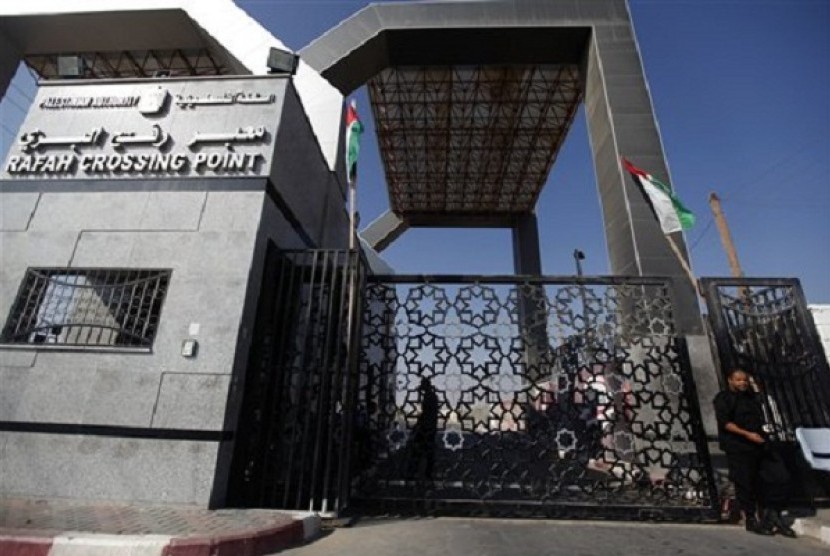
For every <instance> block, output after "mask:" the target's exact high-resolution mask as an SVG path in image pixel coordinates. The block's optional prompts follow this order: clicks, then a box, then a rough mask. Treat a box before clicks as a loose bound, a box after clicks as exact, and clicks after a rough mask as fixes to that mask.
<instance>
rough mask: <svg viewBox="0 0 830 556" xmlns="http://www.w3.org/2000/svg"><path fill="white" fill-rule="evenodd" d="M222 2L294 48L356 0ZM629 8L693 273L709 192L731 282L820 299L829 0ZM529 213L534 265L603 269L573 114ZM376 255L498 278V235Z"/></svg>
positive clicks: (589, 176) (827, 272)
mask: <svg viewBox="0 0 830 556" xmlns="http://www.w3.org/2000/svg"><path fill="white" fill-rule="evenodd" d="M237 4H238V5H239V6H240V7H241V8H243V9H244V10H245V11H247V12H248V13H249V14H250V15H251V16H252V17H254V18H255V19H256V20H258V21H259V22H260V23H261V24H262V25H263V26H264V27H266V28H267V29H268V30H270V31H271V33H272V34H274V35H275V36H276V37H277V38H279V39H280V40H281V41H282V42H283V43H284V44H285V45H286V46H288V47H289V48H292V49H294V50H300V49H301V48H302V47H304V46H305V45H307V44H308V43H310V42H311V41H312V40H314V39H315V38H317V37H318V36H320V35H322V34H323V33H325V31H327V30H328V29H330V28H332V27H334V26H335V25H337V23H339V22H340V21H342V20H343V19H346V18H348V17H349V16H350V15H351V14H353V13H355V12H357V11H358V10H360V9H361V8H363V7H364V6H366V5H367V4H368V2H365V1H363V0H237ZM629 5H630V9H631V14H632V19H633V23H634V29H635V33H636V35H637V40H638V43H639V46H640V53H641V56H642V60H643V65H644V70H645V75H646V80H647V82H648V84H649V89H650V92H651V96H652V102H653V105H654V110H655V114H656V118H657V122H658V125H659V129H660V133H661V136H662V141H663V146H664V151H665V155H666V160H667V164H668V168H669V172H670V178H671V183H672V185H673V187H674V189H675V191H676V192H677V194H678V195H679V197H680V198H681V199H682V200H683V202H684V203H685V204H686V205H687V206H688V207H689V208H690V209H691V210H692V211H693V212H694V213H695V214H696V215H697V224H696V226H695V227H694V228H692V229H691V230H689V231H688V232H687V234H686V239H687V245H688V247H689V248H690V253H691V260H692V267H693V270H694V272H695V274H696V275H698V276H728V275H729V273H730V270H729V265H728V261H727V258H726V255H725V252H724V250H723V247H722V245H721V242H720V239H719V235H718V231H717V228H716V226H715V225H714V221H713V218H712V216H711V214H712V213H711V210H710V207H709V203H708V197H709V193H710V192H716V193H717V194H718V196H719V197H720V198H721V201H722V206H723V210H724V213H725V215H726V219H727V222H728V224H729V227H730V229H731V233H732V237H733V240H734V243H735V246H736V249H737V252H738V257H739V259H740V261H741V264H742V267H743V269H744V273H745V274H746V275H747V276H753V277H796V278H799V279H800V280H801V282H802V285H803V287H804V290H805V293H806V297H807V300H808V302H809V303H830V0H629ZM30 97H31V93H30V92H28V91H27V86H26V83H25V77H22V78H21V79H19V80H16V81H15V83H13V84H12V87H11V88H10V89H9V92H8V94H7V95H6V99H4V101H3V103H2V104H0V121H1V122H2V128H0V131H1V132H2V133H1V134H0V135H2V144H0V147H2V152H3V153H5V150H6V149H7V148H8V144H9V142H10V141H12V140H14V137H15V135H16V128H17V126H18V125H19V117H18V114H20V113H22V111H23V110H25V107H26V106H27V105H28V99H29V98H30ZM354 98H355V99H356V100H357V104H358V111H359V112H360V114H361V118H362V120H363V121H364V124H365V125H366V133H365V134H364V136H363V142H362V147H361V155H360V160H359V168H360V171H359V172H360V183H359V191H358V205H359V211H360V213H361V221H362V223H363V226H365V225H366V224H368V223H369V222H371V221H372V220H374V219H375V218H376V217H378V216H380V215H381V214H382V213H383V212H385V211H386V210H387V209H388V206H389V202H388V193H387V190H386V187H385V182H384V175H383V170H382V166H381V164H380V157H379V154H378V146H377V139H376V136H375V133H374V126H373V122H372V121H371V111H370V108H369V103H368V99H367V95H366V90H365V87H363V88H361V89H360V90H358V91H357V92H356V94H355V95H354ZM21 117H22V116H21ZM644 169H645V170H646V171H648V170H649V169H648V168H644ZM536 213H537V217H538V222H539V232H540V244H541V253H542V270H543V273H544V274H548V275H567V274H574V273H575V266H574V260H573V256H572V254H573V251H574V249H580V250H582V251H583V252H584V253H585V255H586V258H585V260H584V261H583V269H584V271H585V274H588V275H605V274H608V273H609V272H610V270H609V263H608V257H607V249H606V244H605V237H604V231H603V226H602V219H601V209H600V204H599V197H598V194H597V189H596V178H595V174H594V170H593V164H592V161H591V150H590V143H589V141H588V136H587V132H586V126H585V116H584V113H583V112H582V110H580V112H579V113H578V114H577V118H576V121H575V122H574V125H573V127H572V128H571V131H570V133H569V135H568V137H567V139H566V141H565V144H564V145H563V148H562V150H561V151H560V153H559V155H558V158H557V160H556V162H555V164H554V166H553V169H552V171H551V175H550V177H549V179H548V182H547V184H546V185H545V187H544V189H543V192H542V195H541V197H540V199H539V203H538V205H537V208H536ZM382 255H383V257H384V258H385V259H386V260H387V262H389V263H390V264H391V266H392V267H393V268H394V269H395V270H396V272H398V273H402V274H404V273H405V274H409V273H428V274H512V273H513V259H512V257H513V255H512V246H511V235H510V231H509V230H508V229H493V230H483V229H474V230H462V229H449V230H448V229H410V230H408V231H407V232H406V233H404V234H403V235H402V236H401V237H400V238H399V239H398V240H397V241H396V242H395V243H393V244H392V245H391V246H390V247H388V248H387V249H386V250H385V251H384V252H383V253H382Z"/></svg>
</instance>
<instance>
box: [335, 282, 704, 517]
mask: <svg viewBox="0 0 830 556" xmlns="http://www.w3.org/2000/svg"><path fill="white" fill-rule="evenodd" d="M670 291H671V288H670V282H669V280H668V279H665V280H664V279H651V278H649V279H642V278H622V277H613V278H586V279H576V278H538V279H525V278H524V277H515V276H507V277H459V276H454V277H437V276H431V277H417V276H371V277H369V278H368V284H367V288H366V290H365V293H364V296H365V299H364V311H363V323H362V345H361V356H360V384H359V393H358V398H357V404H358V405H357V407H356V409H355V428H354V437H353V438H354V447H355V451H356V453H355V455H354V456H353V463H354V471H353V473H352V475H351V480H352V483H351V484H352V500H353V502H354V503H355V504H356V505H359V506H362V507H365V508H376V507H380V508H383V509H386V510H394V511H406V510H407V509H409V510H414V511H419V512H423V511H427V512H432V511H434V512H447V513H458V512H471V513H474V514H489V515H546V516H560V517H614V518H623V519H638V518H639V519H643V518H652V519H653V518H664V519H683V520H697V519H711V518H713V517H715V515H716V514H715V506H716V503H715V500H716V495H715V491H714V482H713V480H712V475H711V469H710V465H709V458H708V453H707V448H706V443H705V435H704V432H703V428H702V425H701V420H700V415H699V408H698V404H697V399H696V394H695V389H694V384H693V382H692V377H691V372H690V367H689V362H688V357H687V352H686V347H685V344H684V340H683V338H682V337H681V336H680V335H679V334H678V333H677V331H676V329H675V325H674V318H673V315H672V302H671V298H670Z"/></svg>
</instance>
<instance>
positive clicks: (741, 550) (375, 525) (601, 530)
mask: <svg viewBox="0 0 830 556" xmlns="http://www.w3.org/2000/svg"><path fill="white" fill-rule="evenodd" d="M433 554H434V555H446V556H500V555H509V556H541V555H549V554H556V555H559V554H561V555H567V556H593V555H597V556H600V555H601V556H613V555H638V556H651V555H653V556H666V555H671V554H683V555H689V556H709V555H715V554H717V555H723V554H729V555H743V554H746V555H751V556H761V555H764V556H767V555H768V556H778V555H787V556H812V555H816V556H818V555H822V556H828V555H829V554H830V547H828V545H826V544H822V543H821V542H820V541H818V540H816V539H814V538H809V537H801V538H798V539H788V538H785V537H781V536H779V535H776V536H774V537H764V536H760V535H756V534H753V533H748V532H746V531H745V530H744V529H743V527H742V526H738V525H685V524H672V523H642V522H636V523H628V522H607V521H559V520H506V519H483V518H476V519H463V518H420V519H419V518H414V519H391V518H390V519H362V520H360V521H357V522H356V523H354V524H353V525H352V526H350V527H339V528H334V529H328V530H324V531H323V534H322V535H321V536H320V537H318V538H317V539H316V540H313V541H312V542H310V543H308V544H305V545H303V546H299V547H296V548H292V549H289V550H285V551H283V552H280V555H284V556H335V555H337V556H425V555H433Z"/></svg>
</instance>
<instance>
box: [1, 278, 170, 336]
mask: <svg viewBox="0 0 830 556" xmlns="http://www.w3.org/2000/svg"><path fill="white" fill-rule="evenodd" d="M170 274H171V271H170V270H160V269H143V270H137V269H109V268H107V269H89V268H29V269H27V270H26V274H25V276H24V277H23V281H22V283H21V285H20V289H19V290H18V292H17V298H16V299H15V301H14V304H13V305H12V308H11V311H10V312H9V316H8V318H7V319H6V325H5V326H4V327H3V333H2V337H0V341H2V342H3V343H5V344H13V345H19V344H23V345H59V346H99V347H128V348H150V347H151V346H152V345H153V339H154V338H155V335H156V331H157V330H158V324H159V317H160V315H161V307H162V304H163V302H164V297H165V294H166V293H167V287H168V284H169V282H170Z"/></svg>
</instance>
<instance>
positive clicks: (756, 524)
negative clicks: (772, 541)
mask: <svg viewBox="0 0 830 556" xmlns="http://www.w3.org/2000/svg"><path fill="white" fill-rule="evenodd" d="M726 379H727V389H726V390H723V391H722V392H720V393H718V395H717V396H715V399H714V401H713V404H714V406H715V417H716V418H717V422H718V440H719V441H720V447H721V449H722V450H723V451H724V452H725V453H726V458H727V461H728V464H729V478H730V479H731V480H732V483H733V484H734V485H735V498H736V499H737V502H738V508H739V509H740V510H741V512H742V513H743V515H744V520H745V524H746V530H747V531H750V532H753V533H757V534H759V535H774V534H775V533H776V532H778V533H780V534H782V535H784V536H787V537H793V536H795V532H794V531H793V530H792V529H791V528H789V527H788V526H786V525H785V524H783V523H781V522H780V520H775V522H771V521H770V520H769V519H765V512H764V506H765V502H767V500H766V499H765V498H766V497H765V494H766V492H765V489H764V485H763V481H762V480H761V465H762V462H763V460H764V457H765V450H766V444H767V438H766V436H765V434H764V429H763V426H764V416H763V409H762V406H761V400H760V397H759V396H758V395H757V393H756V392H755V391H753V390H752V389H751V388H750V380H751V379H750V376H749V374H747V373H746V372H745V371H744V370H743V369H732V370H731V371H729V374H728V375H727V377H726Z"/></svg>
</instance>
